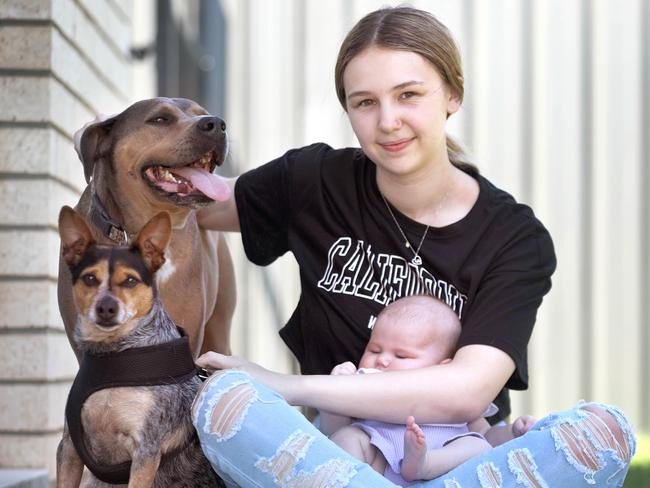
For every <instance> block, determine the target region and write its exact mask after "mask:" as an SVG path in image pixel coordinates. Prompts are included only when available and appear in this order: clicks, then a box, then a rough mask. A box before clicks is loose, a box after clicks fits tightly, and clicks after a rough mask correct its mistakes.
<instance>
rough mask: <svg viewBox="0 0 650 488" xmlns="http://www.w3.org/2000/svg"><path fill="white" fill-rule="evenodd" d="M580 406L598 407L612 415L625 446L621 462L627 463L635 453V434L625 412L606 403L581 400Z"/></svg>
mask: <svg viewBox="0 0 650 488" xmlns="http://www.w3.org/2000/svg"><path fill="white" fill-rule="evenodd" d="M580 407H598V408H601V409H602V410H605V411H606V412H607V413H609V414H610V415H611V416H612V417H614V419H615V420H616V423H617V424H618V427H619V429H620V430H621V433H622V435H623V441H624V442H625V446H622V447H623V448H624V450H625V451H626V453H625V454H624V455H623V456H622V460H623V462H625V463H628V462H629V461H630V460H631V459H632V458H633V457H634V455H635V454H636V436H635V435H634V430H633V429H632V423H631V422H630V419H628V418H627V416H626V415H625V413H623V411H622V410H621V409H619V408H618V407H616V406H614V405H609V404H606V403H598V402H584V401H583V402H581V403H580ZM601 421H602V419H601ZM608 428H609V426H608ZM612 435H613V434H612Z"/></svg>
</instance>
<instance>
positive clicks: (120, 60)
mask: <svg viewBox="0 0 650 488" xmlns="http://www.w3.org/2000/svg"><path fill="white" fill-rule="evenodd" d="M95 3H97V2H95ZM52 20H53V21H54V22H55V24H56V25H57V27H58V28H59V29H60V30H61V32H62V33H63V35H64V36H65V37H66V38H67V39H68V40H69V42H71V43H72V44H73V45H74V48H75V49H78V50H79V51H81V52H82V53H83V54H84V62H86V63H87V64H89V65H90V66H92V69H93V70H96V71H98V72H100V73H102V74H103V76H104V77H105V78H108V79H110V80H111V81H112V82H113V83H114V84H116V85H117V86H118V87H119V88H120V90H122V91H123V92H124V90H128V86H129V81H128V78H129V74H130V70H131V64H130V62H129V61H128V50H129V48H130V44H131V42H130V40H129V35H130V34H129V33H128V32H126V33H120V32H111V33H110V34H109V35H108V38H109V39H110V41H107V37H106V36H102V35H101V32H100V31H99V27H98V26H97V25H96V24H95V23H94V22H92V21H91V20H89V19H88V17H87V16H86V15H85V14H84V12H83V11H82V10H81V9H80V8H79V5H78V4H77V2H72V1H70V0H66V1H60V2H55V5H54V6H53V12H52ZM111 27H113V26H111ZM121 35H126V38H125V39H118V36H121ZM55 54H56V53H55ZM53 66H54V67H55V70H56V71H57V74H58V75H59V76H62V77H63V75H65V74H66V67H65V66H63V67H62V69H59V68H57V67H56V63H53ZM67 70H69V68H67ZM90 102H91V103H92V101H90Z"/></svg>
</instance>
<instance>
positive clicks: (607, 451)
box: [414, 402, 636, 488]
mask: <svg viewBox="0 0 650 488" xmlns="http://www.w3.org/2000/svg"><path fill="white" fill-rule="evenodd" d="M635 449H636V440H635V438H634V434H633V433H632V429H631V427H630V423H629V422H628V420H627V419H626V417H625V415H624V414H623V413H622V412H621V411H620V410H619V409H617V408H616V407H613V406H610V405H604V404H596V403H582V402H581V403H579V404H578V405H577V406H576V407H574V408H573V409H571V410H568V411H565V412H561V413H557V414H552V415H549V416H547V417H544V418H543V419H541V420H540V421H539V422H537V423H536V424H535V425H534V426H533V427H532V429H531V430H530V431H528V432H527V433H526V434H525V435H523V436H521V437H519V438H517V439H514V440H512V441H510V442H507V443H506V444H502V445H501V446H498V447H496V448H494V449H492V450H490V451H487V452H485V453H484V454H481V455H480V456H477V457H475V458H473V459H470V460H469V461H467V462H465V463H463V464H462V465H460V466H458V467H457V468H455V469H454V470H452V471H450V472H449V473H447V474H446V475H444V476H441V477H440V478H437V479H435V480H433V481H423V482H421V483H418V484H417V485H414V486H417V487H422V488H425V487H426V488H434V487H435V488H438V487H441V488H493V487H494V488H497V487H508V486H526V487H535V488H537V487H539V488H552V487H557V486H570V487H571V488H579V487H589V486H607V487H612V488H614V487H620V486H622V485H623V481H624V479H625V475H626V474H627V470H628V468H629V465H630V460H631V459H632V456H633V455H634V452H635Z"/></svg>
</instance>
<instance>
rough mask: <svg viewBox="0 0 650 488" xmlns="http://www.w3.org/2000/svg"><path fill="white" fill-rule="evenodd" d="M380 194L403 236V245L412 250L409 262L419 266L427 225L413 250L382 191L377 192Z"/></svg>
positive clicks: (427, 229) (427, 230)
mask: <svg viewBox="0 0 650 488" xmlns="http://www.w3.org/2000/svg"><path fill="white" fill-rule="evenodd" d="M379 194H380V195H381V198H382V199H383V200H384V203H385V204H386V208H387V209H388V213H390V216H391V217H393V222H395V226H396V227H397V230H399V232H400V234H402V237H403V238H404V245H405V246H406V247H407V248H408V249H410V250H411V252H413V259H411V264H413V266H420V265H421V264H422V258H421V257H420V249H422V243H423V242H424V238H425V237H426V236H427V232H429V227H430V226H429V225H427V227H426V229H424V234H422V238H421V239H420V244H418V248H417V249H416V250H413V246H411V243H410V241H409V240H408V237H406V234H405V233H404V231H403V230H402V227H401V226H400V225H399V222H397V219H396V218H395V214H394V213H393V211H392V210H391V208H390V205H388V201H386V197H385V196H384V194H383V193H382V192H379Z"/></svg>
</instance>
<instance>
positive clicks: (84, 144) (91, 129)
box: [79, 116, 117, 183]
mask: <svg viewBox="0 0 650 488" xmlns="http://www.w3.org/2000/svg"><path fill="white" fill-rule="evenodd" d="M116 120H117V116H115V117H111V118H109V119H106V120H104V121H102V122H97V123H95V124H92V125H89V126H88V127H86V128H85V129H84V131H83V134H82V135H81V141H80V142H79V157H80V158H81V162H82V164H83V166H84V177H85V178H86V183H90V178H91V177H92V175H93V171H94V170H95V162H96V161H97V160H98V159H100V158H101V157H102V155H103V154H104V153H105V152H106V151H108V149H109V148H110V144H111V142H110V138H111V136H110V132H111V129H112V128H113V124H115V121H116Z"/></svg>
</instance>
